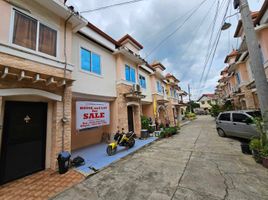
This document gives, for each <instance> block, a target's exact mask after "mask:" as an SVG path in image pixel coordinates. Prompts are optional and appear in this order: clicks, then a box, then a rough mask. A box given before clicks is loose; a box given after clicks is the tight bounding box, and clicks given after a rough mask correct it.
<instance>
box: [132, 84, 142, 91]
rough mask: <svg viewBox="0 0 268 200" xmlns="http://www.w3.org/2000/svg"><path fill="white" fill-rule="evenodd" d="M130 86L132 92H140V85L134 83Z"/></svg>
mask: <svg viewBox="0 0 268 200" xmlns="http://www.w3.org/2000/svg"><path fill="white" fill-rule="evenodd" d="M132 87H133V88H132V90H133V91H134V92H140V91H141V87H140V85H139V84H134V85H133V86H132Z"/></svg>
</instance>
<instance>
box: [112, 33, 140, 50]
mask: <svg viewBox="0 0 268 200" xmlns="http://www.w3.org/2000/svg"><path fill="white" fill-rule="evenodd" d="M127 39H129V40H130V41H131V42H133V43H134V44H135V45H137V46H138V47H139V48H140V49H143V46H142V45H141V44H140V43H139V42H138V41H137V40H135V39H134V38H133V37H131V36H130V35H129V34H126V35H125V36H123V37H122V38H121V39H120V40H118V41H117V42H118V43H119V44H120V45H122V43H123V42H124V41H125V40H127Z"/></svg>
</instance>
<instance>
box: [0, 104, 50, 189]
mask: <svg viewBox="0 0 268 200" xmlns="http://www.w3.org/2000/svg"><path fill="white" fill-rule="evenodd" d="M46 126H47V104H46V103H40V102H17V101H7V102H6V103H5V113H4V127H3V137H2V146H1V166H0V183H1V184H3V183H6V182H9V181H11V180H14V179H17V178H20V177H23V176H26V175H29V174H32V173H34V172H37V171H40V170H43V169H44V168H45V149H46Z"/></svg>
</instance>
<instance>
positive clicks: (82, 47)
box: [79, 45, 103, 78]
mask: <svg viewBox="0 0 268 200" xmlns="http://www.w3.org/2000/svg"><path fill="white" fill-rule="evenodd" d="M81 49H85V50H86V51H89V52H90V70H91V66H92V57H91V56H92V53H94V54H96V55H98V56H100V74H97V73H95V72H92V71H87V70H84V69H82V66H81V64H82V62H81V60H82V57H81ZM79 71H80V72H83V73H86V74H89V75H93V76H96V77H99V78H102V77H103V74H102V56H101V55H100V54H98V53H96V52H95V51H91V50H89V48H87V47H85V46H82V45H80V46H79Z"/></svg>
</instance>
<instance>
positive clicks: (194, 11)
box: [145, 0, 207, 59]
mask: <svg viewBox="0 0 268 200" xmlns="http://www.w3.org/2000/svg"><path fill="white" fill-rule="evenodd" d="M206 1H207V0H203V1H202V2H201V3H200V4H199V5H198V7H197V8H196V9H195V10H193V11H192V12H191V13H190V15H189V16H188V17H187V18H186V19H185V20H184V21H183V23H182V24H181V25H180V26H178V27H177V28H176V29H175V30H174V31H173V32H171V33H170V34H169V35H167V36H166V37H165V38H164V39H163V40H162V41H160V42H159V43H158V44H157V45H156V46H155V47H154V48H153V49H152V50H151V51H150V52H149V53H148V54H147V55H146V56H145V59H146V58H148V57H149V56H150V55H151V54H152V53H153V52H154V51H155V50H157V49H158V48H159V47H160V46H161V45H162V44H164V43H165V42H166V41H167V40H168V39H169V38H170V37H171V36H173V35H174V34H175V33H176V32H177V31H178V30H180V29H181V28H182V27H183V26H184V24H185V23H186V22H187V21H188V20H189V19H190V18H191V17H192V16H193V15H194V14H195V13H196V11H197V10H198V9H199V8H200V7H201V6H202V5H203V4H204V3H205V2H206Z"/></svg>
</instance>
